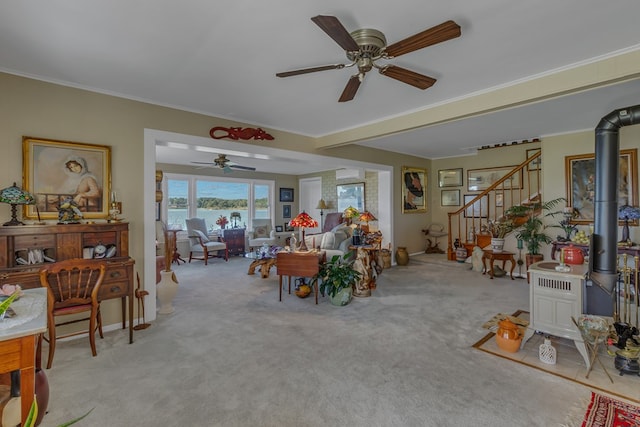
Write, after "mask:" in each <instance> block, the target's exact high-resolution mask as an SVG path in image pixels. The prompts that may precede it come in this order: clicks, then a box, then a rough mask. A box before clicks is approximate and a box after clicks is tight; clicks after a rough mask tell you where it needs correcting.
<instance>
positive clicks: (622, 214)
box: [618, 205, 640, 243]
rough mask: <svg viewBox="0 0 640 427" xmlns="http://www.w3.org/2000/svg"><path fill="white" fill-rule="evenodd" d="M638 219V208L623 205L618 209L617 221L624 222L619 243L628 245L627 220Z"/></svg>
mask: <svg viewBox="0 0 640 427" xmlns="http://www.w3.org/2000/svg"><path fill="white" fill-rule="evenodd" d="M638 218H640V208H637V207H635V206H629V205H624V206H620V208H619V209H618V219H621V220H623V221H624V225H623V226H622V240H621V241H620V243H629V242H630V240H629V220H630V219H638Z"/></svg>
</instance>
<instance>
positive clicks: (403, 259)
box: [396, 246, 409, 265]
mask: <svg viewBox="0 0 640 427" xmlns="http://www.w3.org/2000/svg"><path fill="white" fill-rule="evenodd" d="M396 263H397V264H398V265H407V264H409V253H408V252H407V248H405V247H403V246H399V247H398V249H397V250H396Z"/></svg>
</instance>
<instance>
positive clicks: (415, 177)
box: [402, 166, 427, 213]
mask: <svg viewBox="0 0 640 427" xmlns="http://www.w3.org/2000/svg"><path fill="white" fill-rule="evenodd" d="M426 185H427V170H426V169H422V168H412V167H408V166H403V167H402V213H424V212H426V211H427V194H426V188H427V187H426Z"/></svg>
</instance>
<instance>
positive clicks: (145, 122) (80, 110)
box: [0, 73, 430, 323]
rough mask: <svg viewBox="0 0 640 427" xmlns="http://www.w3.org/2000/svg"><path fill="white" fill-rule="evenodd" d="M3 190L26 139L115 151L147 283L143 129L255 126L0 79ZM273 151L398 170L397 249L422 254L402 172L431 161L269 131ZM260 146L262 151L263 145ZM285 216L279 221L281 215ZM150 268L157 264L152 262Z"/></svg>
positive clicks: (6, 211) (111, 314)
mask: <svg viewBox="0 0 640 427" xmlns="http://www.w3.org/2000/svg"><path fill="white" fill-rule="evenodd" d="M0 93H2V97H1V99H2V100H1V101H0V121H1V122H0V147H1V149H2V156H1V157H0V183H3V185H5V186H9V185H11V183H13V182H14V181H15V182H17V183H21V182H22V137H23V136H33V137H41V138H47V139H56V140H65V141H75V142H84V143H89V144H101V145H109V146H111V147H112V183H113V188H114V189H116V190H117V191H118V194H119V195H120V196H119V197H120V198H121V199H122V203H123V211H124V214H123V216H124V217H125V218H126V220H127V221H129V222H130V240H129V241H130V254H131V255H132V257H133V258H135V260H136V270H137V271H138V272H139V273H140V275H141V277H142V279H143V281H144V274H143V268H142V266H143V264H144V263H145V259H144V227H143V221H144V214H143V203H142V197H141V194H143V193H144V185H143V181H144V173H143V156H144V133H145V129H155V130H161V131H167V132H175V133H182V134H187V135H194V136H199V137H203V138H209V135H208V131H209V129H211V127H213V126H216V125H218V126H240V125H249V126H250V125H251V124H243V123H237V122H231V121H229V120H225V119H220V118H216V117H209V116H205V115H201V114H195V113H190V112H185V111H179V110H175V109H171V108H166V107H160V106H155V105H151V104H146V103H143V102H138V101H133V100H128V99H123V98H117V97H113V96H108V95H103V94H99V93H94V92H88V91H85V90H80V89H75V88H70V87H66V86H60V85H55V84H50V83H46V82H42V81H38V80H32V79H27V78H23V77H18V76H14V75H10V74H4V73H0ZM269 133H270V134H272V135H273V136H274V137H275V141H270V142H269V143H270V144H272V146H274V147H277V148H283V149H292V150H297V151H304V152H313V153H316V154H322V155H327V156H335V157H345V158H351V159H358V160H361V161H364V162H371V163H378V164H383V165H390V166H392V167H393V168H394V183H393V189H394V192H395V194H394V210H393V212H394V215H393V217H394V219H393V227H394V232H395V236H396V243H394V245H402V246H407V247H408V248H409V250H410V251H412V252H418V251H420V250H421V248H423V245H424V240H423V239H422V237H421V236H420V235H419V234H418V233H416V230H419V229H421V228H422V227H424V226H425V224H427V223H428V214H420V215H401V214H400V194H399V189H400V181H399V178H400V172H399V170H400V168H401V166H402V165H409V166H417V167H427V168H428V167H429V166H430V162H429V161H428V160H424V159H420V158H416V157H412V156H406V155H401V154H395V153H389V152H386V151H381V150H375V149H369V148H365V147H358V146H346V147H337V148H333V149H325V150H315V149H314V144H313V141H312V140H310V139H308V138H305V137H301V136H297V135H293V134H288V133H285V132H280V131H275V130H271V129H269ZM262 144H264V143H263V142H262ZM278 180H279V181H278V184H282V185H283V186H287V187H294V188H296V187H297V177H295V178H292V177H281V178H278ZM281 214H282V212H281V208H280V211H279V212H278V215H281ZM9 216H10V208H9V206H8V205H4V204H2V205H0V218H2V217H4V218H9ZM149 262H152V260H149ZM103 310H104V312H105V319H106V323H113V322H115V319H119V306H118V304H117V302H115V301H109V302H108V303H107V304H105V307H104V308H103Z"/></svg>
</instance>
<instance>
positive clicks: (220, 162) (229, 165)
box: [191, 154, 256, 173]
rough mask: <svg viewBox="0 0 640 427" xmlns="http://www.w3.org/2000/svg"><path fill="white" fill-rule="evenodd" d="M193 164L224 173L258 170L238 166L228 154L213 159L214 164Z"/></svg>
mask: <svg viewBox="0 0 640 427" xmlns="http://www.w3.org/2000/svg"><path fill="white" fill-rule="evenodd" d="M191 163H194V164H198V165H212V166H216V167H218V168H220V169H222V171H223V172H224V173H231V172H233V170H232V169H242V170H247V171H254V170H256V168H252V167H250V166H241V165H238V164H236V163H234V162H232V161H231V160H229V159H227V155H226V154H218V157H217V158H215V159H213V162H191Z"/></svg>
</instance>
